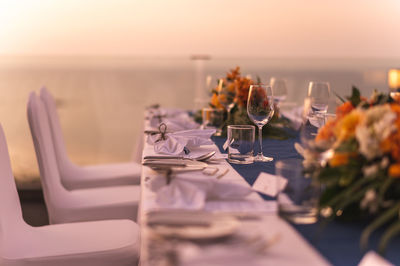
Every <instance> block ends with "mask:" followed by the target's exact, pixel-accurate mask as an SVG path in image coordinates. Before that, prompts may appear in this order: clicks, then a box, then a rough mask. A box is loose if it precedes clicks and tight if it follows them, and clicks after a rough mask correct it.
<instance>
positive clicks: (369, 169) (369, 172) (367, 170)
mask: <svg viewBox="0 0 400 266" xmlns="http://www.w3.org/2000/svg"><path fill="white" fill-rule="evenodd" d="M378 170H379V165H378V164H373V165H370V166H364V167H363V168H362V171H363V174H364V176H365V177H368V176H374V175H375V174H376V173H377V172H378Z"/></svg>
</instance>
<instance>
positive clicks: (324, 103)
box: [308, 81, 330, 115]
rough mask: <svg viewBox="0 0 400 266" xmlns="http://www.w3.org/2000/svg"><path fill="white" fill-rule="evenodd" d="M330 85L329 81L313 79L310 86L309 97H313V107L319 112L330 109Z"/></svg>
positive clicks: (313, 109) (323, 112) (314, 110)
mask: <svg viewBox="0 0 400 266" xmlns="http://www.w3.org/2000/svg"><path fill="white" fill-rule="evenodd" d="M329 95H330V86H329V83H328V82H319V81H311V82H310V84H309V86H308V97H309V98H310V99H311V109H312V111H313V112H315V113H317V114H323V115H324V114H326V112H327V111H328V103H329Z"/></svg>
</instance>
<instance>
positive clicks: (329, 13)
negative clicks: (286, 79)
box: [0, 0, 400, 57]
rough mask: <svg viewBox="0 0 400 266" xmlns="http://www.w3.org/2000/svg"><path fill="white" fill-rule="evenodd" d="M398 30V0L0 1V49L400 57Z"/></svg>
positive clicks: (26, 52) (24, 52)
mask: <svg viewBox="0 0 400 266" xmlns="http://www.w3.org/2000/svg"><path fill="white" fill-rule="evenodd" d="M377 3H379V5H377ZM399 32H400V1H398V0H381V1H376V0H350V1H345V0H339V1H320V0H309V1H301V0H283V1H282V0H267V1H265V0H264V1H263V0H247V1H244V0H241V1H239V0H220V1H215V0H214V1H213V0H202V1H195V0H188V1H183V0H169V1H164V0H153V1H144V0H143V1H134V0H114V1H110V0H109V1H105V0H85V1H82V0H58V1H51V0H41V1H36V0H31V1H30V0H19V1H11V0H4V1H0V55H106V56H118V55H131V56H186V55H190V54H210V55H214V56H226V57H231V56H244V57H246V56H251V57H256V56H264V57H400V34H399Z"/></svg>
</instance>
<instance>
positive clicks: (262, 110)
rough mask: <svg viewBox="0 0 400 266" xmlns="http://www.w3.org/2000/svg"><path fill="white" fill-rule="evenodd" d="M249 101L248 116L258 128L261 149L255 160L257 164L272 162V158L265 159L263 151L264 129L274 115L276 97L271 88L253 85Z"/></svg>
mask: <svg viewBox="0 0 400 266" xmlns="http://www.w3.org/2000/svg"><path fill="white" fill-rule="evenodd" d="M248 97H249V98H248V100H247V114H248V116H249V118H250V119H251V121H253V123H254V124H256V125H257V127H258V140H259V144H260V149H259V152H258V154H257V156H256V157H255V158H254V161H256V162H270V161H272V160H273V158H271V157H265V156H264V155H263V151H262V128H263V126H264V125H266V124H267V123H268V122H269V121H270V120H271V118H272V116H273V115H274V97H273V93H272V89H271V87H270V86H266V85H251V86H250V90H249V96H248Z"/></svg>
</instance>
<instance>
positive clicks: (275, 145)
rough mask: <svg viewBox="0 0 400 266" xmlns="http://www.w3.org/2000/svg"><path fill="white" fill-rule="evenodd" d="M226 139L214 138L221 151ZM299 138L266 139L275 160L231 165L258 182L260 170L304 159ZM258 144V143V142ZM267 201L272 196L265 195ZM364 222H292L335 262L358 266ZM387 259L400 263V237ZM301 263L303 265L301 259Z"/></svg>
mask: <svg viewBox="0 0 400 266" xmlns="http://www.w3.org/2000/svg"><path fill="white" fill-rule="evenodd" d="M225 140H226V139H225V138H220V137H213V141H214V142H215V144H216V145H217V146H218V147H219V149H220V150H221V152H222V145H223V143H224V142H225ZM296 142H299V138H298V137H296V138H292V139H288V140H272V139H264V140H263V151H264V155H266V156H270V157H273V158H274V161H273V162H268V163H254V164H251V165H237V164H231V165H232V167H233V168H234V169H235V170H236V171H237V172H238V173H239V174H240V175H241V176H242V177H243V178H244V179H245V180H246V181H247V182H248V183H249V184H250V185H253V183H254V182H255V181H256V179H257V177H258V175H259V174H260V173H261V172H266V173H270V174H275V162H276V161H278V160H282V159H287V158H301V156H300V155H299V154H298V153H297V152H296V150H295V149H294V143H296ZM256 146H257V145H256ZM262 197H263V198H264V199H265V200H271V197H268V196H266V195H262ZM365 226H366V224H365V223H357V222H338V221H333V222H330V223H328V224H327V225H326V227H324V226H322V225H321V223H316V224H309V225H293V227H294V228H295V229H296V230H297V231H298V232H299V233H300V234H301V235H303V237H304V238H305V239H306V240H307V241H308V242H309V243H310V244H311V245H313V246H314V247H315V248H316V249H317V250H318V251H319V252H320V253H321V254H322V255H323V256H324V257H325V258H326V259H327V260H328V261H329V262H330V263H332V264H333V265H340V266H347V265H349V266H350V265H357V264H358V263H359V262H360V260H361V258H362V257H363V256H364V254H365V252H364V251H361V250H360V244H359V240H360V236H361V232H362V230H363V228H364V227H365ZM381 234H382V231H378V232H376V233H375V234H373V235H372V236H371V239H370V245H369V248H370V249H373V250H376V246H377V243H378V242H379V237H380V235H381ZM385 258H386V259H387V260H389V261H390V262H391V263H394V264H395V265H400V237H396V238H394V239H393V240H392V241H391V242H390V244H389V246H388V248H387V250H386V255H385ZM298 265H301V262H299V264H298Z"/></svg>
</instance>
